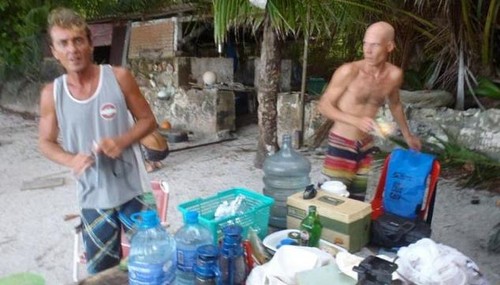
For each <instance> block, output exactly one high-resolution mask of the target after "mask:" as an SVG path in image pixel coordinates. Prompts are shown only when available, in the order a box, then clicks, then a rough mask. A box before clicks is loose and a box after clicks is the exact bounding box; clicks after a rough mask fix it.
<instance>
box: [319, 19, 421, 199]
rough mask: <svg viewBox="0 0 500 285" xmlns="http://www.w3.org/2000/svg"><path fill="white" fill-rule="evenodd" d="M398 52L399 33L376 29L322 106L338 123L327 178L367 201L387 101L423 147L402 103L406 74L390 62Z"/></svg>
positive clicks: (337, 76)
mask: <svg viewBox="0 0 500 285" xmlns="http://www.w3.org/2000/svg"><path fill="white" fill-rule="evenodd" d="M394 48H395V43H394V28H393V27H392V26H391V25H390V24H388V23H386V22H377V23H374V24H372V25H370V26H369V27H368V29H367V30H366V32H365V37H364V39H363V54H364V58H363V59H362V60H359V61H354V62H350V63H346V64H344V65H342V66H341V67H339V68H338V69H337V70H336V71H335V73H334V74H333V76H332V79H331V80H330V83H329V84H328V87H327V89H326V90H325V93H324V94H323V96H322V97H321V99H320V102H319V104H318V110H319V111H320V112H321V114H323V115H324V116H325V117H327V118H328V119H330V120H332V121H334V125H333V127H332V128H331V130H330V133H329V136H328V152H327V154H326V157H325V162H324V166H323V170H322V174H323V175H324V176H326V177H325V178H326V179H327V180H339V181H342V182H343V183H344V184H346V186H347V189H348V190H349V192H350V194H351V195H350V198H353V199H357V200H361V201H364V199H365V195H366V185H367V180H368V172H369V171H370V166H371V162H372V159H373V158H372V155H371V149H372V147H373V138H372V136H371V135H370V133H372V132H373V131H374V130H375V128H376V123H375V121H374V118H375V116H376V114H377V112H378V110H379V109H380V107H381V106H382V105H383V104H385V102H388V105H389V109H390V110H391V113H392V115H393V117H394V119H395V121H396V122H397V123H398V125H399V128H400V130H401V132H402V134H403V137H404V138H405V140H406V142H407V144H408V146H409V147H410V148H411V149H416V150H420V148H421V143H420V140H419V139H418V138H417V137H416V136H414V135H413V134H412V133H411V132H410V130H409V128H408V124H407V122H406V118H405V115H404V113H403V106H402V105H401V102H400V100H399V88H400V86H401V84H402V82H403V72H402V70H401V69H400V68H398V67H396V66H394V65H392V64H391V63H389V62H387V58H388V56H389V54H390V53H391V52H392V51H393V50H394Z"/></svg>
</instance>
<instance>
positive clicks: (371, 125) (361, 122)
mask: <svg viewBox="0 0 500 285" xmlns="http://www.w3.org/2000/svg"><path fill="white" fill-rule="evenodd" d="M375 127H376V122H375V120H373V119H372V118H370V117H361V118H359V119H358V122H357V124H356V128H358V129H360V130H361V131H362V132H364V133H367V134H369V133H371V132H373V131H374V130H375Z"/></svg>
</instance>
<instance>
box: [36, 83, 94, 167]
mask: <svg viewBox="0 0 500 285" xmlns="http://www.w3.org/2000/svg"><path fill="white" fill-rule="evenodd" d="M53 90H54V86H53V84H52V83H51V84H48V85H46V86H45V87H44V88H43V89H42V92H41V96H40V122H39V124H38V147H39V148H40V151H41V152H42V154H43V155H44V156H45V157H47V158H48V159H50V160H52V161H54V162H56V163H59V164H62V165H64V166H67V167H69V168H71V170H72V171H73V173H75V174H77V175H79V174H81V173H82V172H83V171H85V169H87V168H88V167H89V166H91V165H92V163H93V162H94V161H93V159H92V158H91V157H90V156H88V155H85V154H76V155H75V154H71V153H69V152H66V151H64V150H63V149H62V147H61V146H60V145H59V143H58V142H57V137H58V135H59V127H58V125H57V116H56V110H55V102H54V95H53V94H54V93H53Z"/></svg>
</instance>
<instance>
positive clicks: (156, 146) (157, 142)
mask: <svg viewBox="0 0 500 285" xmlns="http://www.w3.org/2000/svg"><path fill="white" fill-rule="evenodd" d="M141 144H142V145H143V146H145V147H146V148H148V149H151V150H157V151H165V150H168V141H167V139H166V138H165V137H164V136H162V135H161V134H160V133H159V132H158V130H154V131H153V132H152V133H150V134H149V135H147V136H145V137H144V138H142V139H141Z"/></svg>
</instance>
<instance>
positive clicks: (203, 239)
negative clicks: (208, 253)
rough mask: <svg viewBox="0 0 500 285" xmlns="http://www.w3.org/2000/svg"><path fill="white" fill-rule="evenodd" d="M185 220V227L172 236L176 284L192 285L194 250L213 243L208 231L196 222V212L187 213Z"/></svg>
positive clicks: (193, 280) (195, 254)
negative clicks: (173, 240)
mask: <svg viewBox="0 0 500 285" xmlns="http://www.w3.org/2000/svg"><path fill="white" fill-rule="evenodd" d="M185 218H186V219H185V225H184V226H183V227H181V228H180V229H179V230H177V232H176V233H175V235H174V238H175V243H176V246H177V270H176V284H179V285H184V284H186V285H188V284H189V285H192V284H194V283H195V276H194V272H193V266H194V265H195V263H196V257H197V253H196V250H197V249H198V247H200V246H203V245H207V244H213V243H214V241H213V237H212V233H211V232H210V230H208V229H207V228H206V227H204V226H203V225H201V224H200V223H199V222H198V212H196V211H188V212H187V213H186V217H185Z"/></svg>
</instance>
